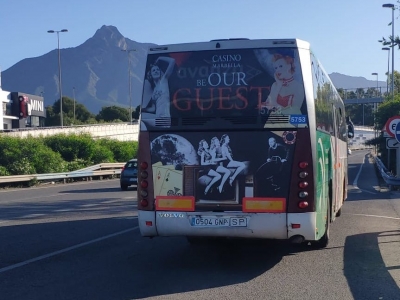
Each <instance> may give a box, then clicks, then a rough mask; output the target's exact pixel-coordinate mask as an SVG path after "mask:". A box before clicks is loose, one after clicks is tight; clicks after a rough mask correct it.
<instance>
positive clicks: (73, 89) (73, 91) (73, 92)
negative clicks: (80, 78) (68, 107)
mask: <svg viewBox="0 0 400 300" xmlns="http://www.w3.org/2000/svg"><path fill="white" fill-rule="evenodd" d="M72 94H73V95H74V122H75V87H73V88H72Z"/></svg>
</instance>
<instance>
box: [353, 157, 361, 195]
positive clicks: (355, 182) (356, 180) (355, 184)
mask: <svg viewBox="0 0 400 300" xmlns="http://www.w3.org/2000/svg"><path fill="white" fill-rule="evenodd" d="M363 165H364V160H363V162H362V164H361V166H360V169H359V170H358V173H357V176H356V178H354V181H353V186H355V187H357V188H358V186H357V183H358V178H359V177H360V174H361V171H362V167H363Z"/></svg>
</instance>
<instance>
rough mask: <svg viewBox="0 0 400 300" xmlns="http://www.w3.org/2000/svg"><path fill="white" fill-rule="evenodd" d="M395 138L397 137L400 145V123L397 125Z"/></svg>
mask: <svg viewBox="0 0 400 300" xmlns="http://www.w3.org/2000/svg"><path fill="white" fill-rule="evenodd" d="M394 136H395V137H396V140H397V141H398V142H399V143H400V122H399V123H397V124H396V130H395V132H394Z"/></svg>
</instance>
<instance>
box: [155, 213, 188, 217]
mask: <svg viewBox="0 0 400 300" xmlns="http://www.w3.org/2000/svg"><path fill="white" fill-rule="evenodd" d="M158 216H159V217H160V218H184V217H185V214H182V213H158Z"/></svg>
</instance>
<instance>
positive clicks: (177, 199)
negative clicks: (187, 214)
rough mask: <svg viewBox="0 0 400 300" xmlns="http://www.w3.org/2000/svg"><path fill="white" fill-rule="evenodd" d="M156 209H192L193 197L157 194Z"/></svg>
mask: <svg viewBox="0 0 400 300" xmlns="http://www.w3.org/2000/svg"><path fill="white" fill-rule="evenodd" d="M156 210H173V211H194V197H191V196H157V197H156Z"/></svg>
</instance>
